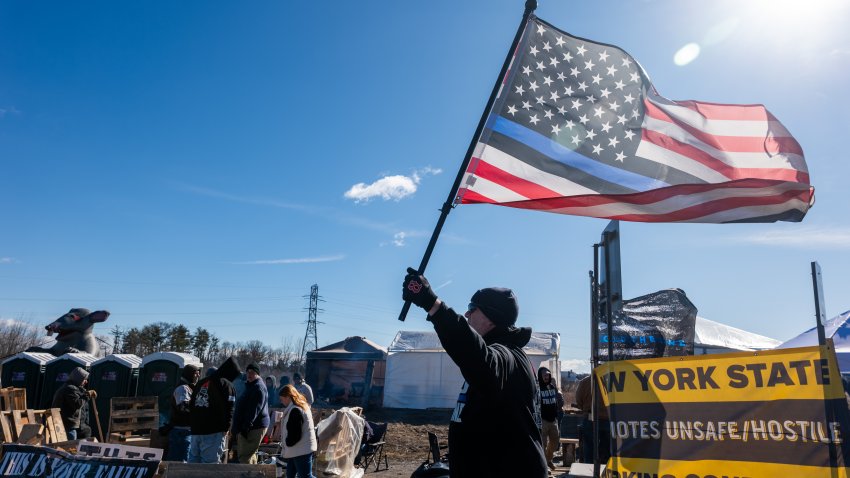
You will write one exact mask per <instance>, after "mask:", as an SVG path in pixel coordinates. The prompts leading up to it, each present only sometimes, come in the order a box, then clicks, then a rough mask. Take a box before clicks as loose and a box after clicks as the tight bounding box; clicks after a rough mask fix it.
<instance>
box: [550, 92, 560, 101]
mask: <svg viewBox="0 0 850 478" xmlns="http://www.w3.org/2000/svg"><path fill="white" fill-rule="evenodd" d="M549 99H550V100H552V101H558V100H559V99H561V97H560V96H558V92H557V91H553V92H551V93H549Z"/></svg>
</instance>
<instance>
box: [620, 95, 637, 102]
mask: <svg viewBox="0 0 850 478" xmlns="http://www.w3.org/2000/svg"><path fill="white" fill-rule="evenodd" d="M634 100H635V97H634V96H632V94H631V93H629V94H627V95H626V96H624V97H623V101H625V102H626V103H628V104H632V101H634Z"/></svg>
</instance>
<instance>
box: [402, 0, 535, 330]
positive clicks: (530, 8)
mask: <svg viewBox="0 0 850 478" xmlns="http://www.w3.org/2000/svg"><path fill="white" fill-rule="evenodd" d="M536 9H537V0H526V1H525V13H523V14H522V21H521V22H520V24H519V28H518V29H517V32H516V35H515V36H514V41H513V43H511V48H510V49H509V50H508V56H507V57H505V63H504V64H503V65H502V71H500V72H499V77H498V78H497V79H496V84H495V85H493V91H492V92H491V93H490V99H489V100H487V106H486V107H485V108H484V113H482V114H481V120H480V121H479V122H478V128H476V130H475V134H474V135H473V136H472V141H470V142H469V149H467V150H466V156H465V157H464V158H463V163H462V164H461V165H460V170H458V172H457V177H456V178H455V182H454V184H453V185H452V189H451V191H450V192H449V197H448V198H446V202H445V203H444V204H443V207H442V208H441V209H440V218H439V219H437V226H436V227H434V232H433V233H431V240H430V241H429V242H428V247H427V248H426V249H425V254H424V255H423V256H422V262H420V263H419V269H417V270H418V271H419V273H420V274H424V273H425V268H426V267H428V261H429V260H430V259H431V253H432V252H434V246H435V245H436V244H437V238H438V237H439V236H440V231H442V229H443V224H445V222H446V217H448V215H449V212H450V211H451V210H452V207H453V205H454V202H455V197H456V196H457V191H458V189H459V188H460V182H461V180H463V176H464V174H465V173H466V168H467V166H469V161H470V160H471V159H472V153H473V152H474V151H475V146H476V144H477V143H478V138H479V137H480V136H481V132H482V131H484V125H485V124H486V123H487V117H488V116H489V115H490V110H491V109H492V108H493V103H495V102H496V96H497V95H498V94H499V89H500V88H501V86H502V82H503V81H504V79H505V74H506V73H507V72H508V68H509V67H510V66H511V59H512V58H513V56H514V52H516V48H517V45H519V40H520V39H521V38H522V32H523V30H525V24H526V22H527V21H528V17H529V16H530V15H531V14H532V13H533V12H534V10H536ZM408 310H410V302H408V301H405V302H404V306H403V307H402V308H401V313H400V314H398V320H401V321H404V319H405V318H406V317H407V311H408Z"/></svg>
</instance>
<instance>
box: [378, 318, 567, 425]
mask: <svg viewBox="0 0 850 478" xmlns="http://www.w3.org/2000/svg"><path fill="white" fill-rule="evenodd" d="M560 348H561V336H560V334H557V333H554V332H534V333H532V334H531V341H529V343H528V345H526V346H525V347H524V350H525V353H526V354H528V358H529V359H530V360H531V364H532V366H533V367H534V372H535V373H536V372H537V369H538V368H539V367H541V366H544V367H547V368H548V369H549V370H551V371H552V377H553V378H555V379H556V380H557V379H558V377H560V376H561V366H560V362H559V361H558V354H559V353H560ZM387 352H388V354H387V372H386V379H385V382H384V406H385V407H390V408H415V409H425V408H452V407H454V405H455V402H456V401H457V396H458V393H459V392H460V387H461V386H462V385H463V377H462V376H461V374H460V369H458V368H457V366H456V365H455V364H454V362H452V359H451V358H449V356H448V354H447V353H446V351H445V350H443V347H442V346H441V345H440V341H439V339H438V338H437V334H436V333H435V332H418V331H408V330H402V331H399V332H398V333H397V334H396V336H395V339H393V341H392V343H391V344H390V346H389V348H388V349H387Z"/></svg>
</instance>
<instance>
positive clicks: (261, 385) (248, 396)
mask: <svg viewBox="0 0 850 478" xmlns="http://www.w3.org/2000/svg"><path fill="white" fill-rule="evenodd" d="M269 423H270V421H269V392H268V389H267V388H266V383H265V382H263V380H262V379H260V378H258V379H257V380H254V381H253V382H246V383H245V391H244V392H242V395H240V396H239V398H237V399H236V412H235V413H234V414H233V433H248V431H250V430H257V429H259V428H268V427H269Z"/></svg>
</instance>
